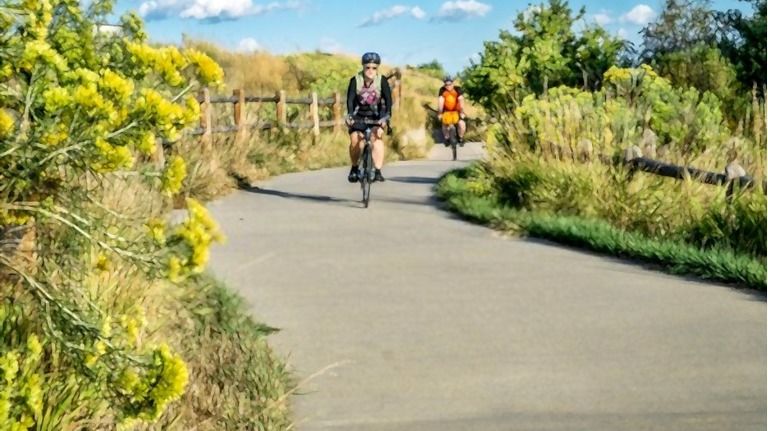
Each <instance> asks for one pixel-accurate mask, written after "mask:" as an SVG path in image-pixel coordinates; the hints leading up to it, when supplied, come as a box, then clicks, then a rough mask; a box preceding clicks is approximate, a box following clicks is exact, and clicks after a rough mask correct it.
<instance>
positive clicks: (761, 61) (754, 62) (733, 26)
mask: <svg viewBox="0 0 768 431" xmlns="http://www.w3.org/2000/svg"><path fill="white" fill-rule="evenodd" d="M742 1H749V2H750V3H752V11H753V12H752V16H748V17H745V16H744V15H743V14H742V13H741V11H739V10H734V9H731V10H728V11H726V12H719V13H717V14H716V18H717V22H718V24H719V26H720V27H719V33H720V39H719V44H718V46H719V47H720V49H721V50H722V52H723V54H724V55H725V56H726V57H727V58H729V59H730V60H731V62H733V64H734V65H735V66H736V71H737V73H738V78H739V81H740V82H741V83H742V84H743V85H744V86H747V87H750V86H752V85H757V87H758V90H759V91H760V92H761V94H762V92H763V91H764V88H763V86H764V85H765V83H766V81H765V79H766V1H765V0H742Z"/></svg>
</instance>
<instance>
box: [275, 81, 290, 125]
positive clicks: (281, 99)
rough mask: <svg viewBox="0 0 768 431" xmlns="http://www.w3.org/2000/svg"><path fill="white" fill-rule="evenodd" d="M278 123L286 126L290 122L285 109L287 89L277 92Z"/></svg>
mask: <svg viewBox="0 0 768 431" xmlns="http://www.w3.org/2000/svg"><path fill="white" fill-rule="evenodd" d="M276 96H277V124H278V126H279V127H285V125H286V124H287V123H288V113H287V112H286V110H285V106H286V105H285V90H280V91H278V92H277V95H276Z"/></svg>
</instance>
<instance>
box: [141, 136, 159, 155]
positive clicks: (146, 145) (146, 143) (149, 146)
mask: <svg viewBox="0 0 768 431" xmlns="http://www.w3.org/2000/svg"><path fill="white" fill-rule="evenodd" d="M156 139H157V138H155V134H154V133H152V132H146V133H144V134H143V135H141V137H140V138H139V141H138V142H137V143H136V149H137V150H139V152H140V153H142V154H145V155H147V156H149V155H152V154H154V152H155V145H156V143H155V140H156Z"/></svg>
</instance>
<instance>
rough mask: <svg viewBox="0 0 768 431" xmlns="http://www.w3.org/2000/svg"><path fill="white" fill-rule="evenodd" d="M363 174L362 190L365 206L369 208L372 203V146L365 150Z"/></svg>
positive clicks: (366, 147)
mask: <svg viewBox="0 0 768 431" xmlns="http://www.w3.org/2000/svg"><path fill="white" fill-rule="evenodd" d="M362 158H363V172H362V175H361V176H360V188H361V189H362V191H363V206H364V207H365V208H368V205H369V203H370V201H371V182H372V178H371V177H372V176H373V175H371V174H372V173H373V157H372V154H371V146H370V145H366V146H365V148H364V149H363V157H362Z"/></svg>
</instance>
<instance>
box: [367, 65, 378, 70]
mask: <svg viewBox="0 0 768 431" xmlns="http://www.w3.org/2000/svg"><path fill="white" fill-rule="evenodd" d="M365 70H378V67H376V66H365Z"/></svg>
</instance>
